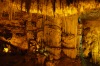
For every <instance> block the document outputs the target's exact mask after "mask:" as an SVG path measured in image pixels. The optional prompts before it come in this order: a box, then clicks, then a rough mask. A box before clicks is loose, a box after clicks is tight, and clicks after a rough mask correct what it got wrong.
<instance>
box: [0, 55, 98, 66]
mask: <svg viewBox="0 0 100 66" xmlns="http://www.w3.org/2000/svg"><path fill="white" fill-rule="evenodd" d="M35 60H36V59H32V60H29V61H25V55H19V54H16V55H9V54H6V55H1V54H0V66H44V65H39V64H36V61H35ZM80 62H81V61H80V60H79V59H76V60H73V59H70V58H63V59H61V60H60V61H59V63H58V64H57V65H56V66H85V65H82V64H80ZM85 62H86V66H99V65H96V64H93V63H91V62H89V61H88V60H87V59H85Z"/></svg>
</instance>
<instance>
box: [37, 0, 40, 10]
mask: <svg viewBox="0 0 100 66" xmlns="http://www.w3.org/2000/svg"><path fill="white" fill-rule="evenodd" d="M39 2H40V1H39V0H37V11H39Z"/></svg>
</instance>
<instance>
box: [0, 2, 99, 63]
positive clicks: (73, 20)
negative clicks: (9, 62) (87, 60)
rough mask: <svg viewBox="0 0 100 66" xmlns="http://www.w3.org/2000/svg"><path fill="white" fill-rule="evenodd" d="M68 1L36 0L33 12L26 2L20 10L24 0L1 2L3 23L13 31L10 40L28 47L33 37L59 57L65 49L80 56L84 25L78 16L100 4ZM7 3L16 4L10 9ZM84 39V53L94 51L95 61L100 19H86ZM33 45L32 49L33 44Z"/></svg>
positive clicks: (70, 53) (24, 47)
mask: <svg viewBox="0 0 100 66" xmlns="http://www.w3.org/2000/svg"><path fill="white" fill-rule="evenodd" d="M65 2H66V0H63V1H61V2H60V0H56V2H55V4H54V5H55V6H54V5H53V4H52V1H51V0H39V2H38V1H37V0H35V1H32V3H31V8H30V13H29V14H27V13H26V9H25V3H23V6H22V12H20V11H21V10H20V9H21V8H20V4H19V3H20V1H15V2H13V3H12V2H9V3H7V2H3V3H2V2H0V3H1V4H0V6H2V8H1V9H0V15H1V19H0V23H1V24H2V25H4V26H3V28H6V29H9V30H11V32H12V34H13V35H12V38H11V39H10V40H8V41H10V42H11V44H13V45H15V46H18V47H20V48H23V49H28V48H29V47H28V44H29V43H28V42H29V41H30V39H32V40H33V41H35V43H36V45H39V46H40V47H42V48H45V49H46V50H47V51H48V52H49V53H50V58H51V59H52V58H53V59H59V58H61V57H62V56H61V54H63V53H64V54H65V55H66V56H68V57H70V58H76V56H77V55H78V54H79V46H80V38H81V37H80V36H81V35H80V34H81V33H80V32H81V31H80V30H78V29H79V28H81V26H79V25H78V17H80V14H82V13H83V12H85V11H89V10H91V9H95V8H99V7H100V4H99V3H98V2H95V1H89V3H88V2H87V1H86V2H81V1H80V2H79V3H78V4H76V5H75V3H73V4H70V5H66V3H65ZM4 3H7V4H8V5H9V6H10V7H11V6H12V8H11V9H9V7H8V6H7V5H5V6H6V7H5V8H4V6H3V4H4ZM15 7H16V8H15ZM10 10H11V11H10ZM3 11H6V12H8V14H9V17H8V19H9V20H11V21H8V19H5V17H3V16H2V13H3ZM16 12H17V13H16ZM82 18H84V17H82ZM83 22H84V21H83ZM96 25H97V26H96ZM0 29H1V30H3V29H2V28H0ZM85 29H86V30H85ZM1 32H2V31H1ZM19 33H20V34H22V35H20V34H19ZM83 41H84V42H83V48H84V55H86V56H88V53H89V52H92V55H93V59H94V61H97V60H98V59H97V58H98V57H99V47H98V46H99V20H97V21H86V22H84V23H83ZM33 43H34V42H33ZM97 44H98V46H97ZM95 45H96V46H95ZM30 48H31V49H30V50H31V51H32V50H33V48H32V47H30ZM97 48H98V49H97ZM95 49H96V51H95ZM90 50H91V51H90ZM62 52H63V53H62ZM96 57H97V58H96Z"/></svg>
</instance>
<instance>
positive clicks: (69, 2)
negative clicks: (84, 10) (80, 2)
mask: <svg viewBox="0 0 100 66" xmlns="http://www.w3.org/2000/svg"><path fill="white" fill-rule="evenodd" d="M73 2H74V0H66V5H68V6H69V5H70V4H72V3H73Z"/></svg>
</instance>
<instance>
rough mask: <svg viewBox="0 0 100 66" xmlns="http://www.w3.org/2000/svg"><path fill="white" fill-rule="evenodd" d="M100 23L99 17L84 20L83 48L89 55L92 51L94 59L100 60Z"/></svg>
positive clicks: (95, 60)
mask: <svg viewBox="0 0 100 66" xmlns="http://www.w3.org/2000/svg"><path fill="white" fill-rule="evenodd" d="M99 25H100V23H99V19H98V20H94V21H89V20H88V21H86V22H83V48H84V55H85V56H88V55H89V52H91V53H92V59H93V61H94V62H95V63H96V62H99V60H100V54H99V51H100V48H99V45H100V43H99V42H100V41H99V38H100V35H99V34H100V26H99Z"/></svg>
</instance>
